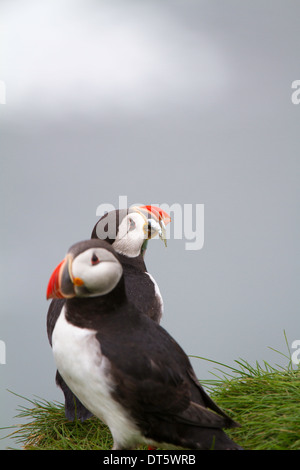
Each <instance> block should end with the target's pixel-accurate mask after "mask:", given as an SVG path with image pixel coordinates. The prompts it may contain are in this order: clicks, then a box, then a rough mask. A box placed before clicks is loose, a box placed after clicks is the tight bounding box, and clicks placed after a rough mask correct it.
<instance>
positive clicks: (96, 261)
mask: <svg viewBox="0 0 300 470" xmlns="http://www.w3.org/2000/svg"><path fill="white" fill-rule="evenodd" d="M91 263H92V265H93V266H94V265H95V264H98V263H100V260H99V258H98V256H97V255H95V253H94V254H93V256H92V258H91Z"/></svg>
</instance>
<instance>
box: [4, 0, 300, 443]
mask: <svg viewBox="0 0 300 470" xmlns="http://www.w3.org/2000/svg"><path fill="white" fill-rule="evenodd" d="M299 17H300V4H299V2H298V1H296V0H294V1H289V0H282V1H275V0H273V1H266V0H259V1H258V0H257V1H256V0H251V1H244V2H241V1H240V0H236V1H233V0H226V1H221V0H219V1H216V0H207V1H204V0H202V1H201V0H197V1H196V0H195V1H191V0H190V1H187V0H173V1H167V0H165V1H161V0H160V1H155V0H152V1H143V2H141V1H137V0H136V1H129V0H123V1H114V0H109V1H108V0H107V1H100V0H97V1H96V0H72V1H71V0H69V1H67V0H51V1H50V0H48V1H43V2H40V1H38V0H26V1H24V0H22V1H21V0H6V1H5V0H1V3H0V35H1V37H0V40H1V41H0V44H1V45H0V64H1V69H0V80H4V82H5V84H6V104H5V105H0V132H1V136H0V151H1V173H0V177H1V207H0V211H1V245H0V250H1V251H0V255H1V320H0V321H1V323H0V339H1V340H2V341H5V344H6V364H5V365H0V374H1V375H0V376H1V389H0V400H1V401H0V406H1V410H0V413H1V414H0V427H1V426H10V425H12V424H17V423H18V422H19V420H16V419H14V418H13V416H14V415H15V414H16V413H17V412H16V409H17V407H18V406H20V405H26V402H24V401H23V400H22V399H21V398H18V397H15V396H13V395H12V394H10V393H9V392H8V391H7V389H9V390H11V391H13V392H15V393H17V394H20V395H22V396H25V397H28V398H34V397H35V396H39V397H42V398H45V399H48V400H62V394H61V392H60V391H59V390H58V389H57V388H56V386H55V383H54V375H55V366H54V362H53V358H52V353H51V349H50V347H49V344H48V340H47V335H46V326H45V322H46V314H47V309H48V303H47V301H46V299H45V291H46V286H47V283H48V279H49V276H50V274H51V272H52V270H53V268H54V267H55V266H56V265H57V263H58V262H59V261H60V260H61V259H62V257H63V256H64V254H65V252H66V251H67V249H68V247H69V246H70V245H71V244H73V243H74V242H76V241H79V240H82V239H85V238H89V237H90V233H91V230H92V228H93V226H94V224H95V223H96V221H97V219H98V217H97V216H96V210H97V207H98V206H99V205H100V204H103V203H111V204H113V205H115V206H116V207H117V206H118V201H119V196H121V195H126V196H127V198H128V203H129V205H131V204H133V203H135V202H140V203H145V204H151V203H157V204H160V203H165V204H169V205H172V204H175V203H178V204H181V205H182V206H183V204H193V205H194V206H193V207H195V205H196V204H204V207H205V227H204V229H205V242H204V246H203V248H202V249H201V250H198V251H187V250H186V249H185V242H186V240H184V239H183V240H174V239H170V240H169V242H168V248H167V249H166V248H165V247H164V245H163V243H161V241H160V240H154V241H153V242H151V243H149V247H148V252H147V259H146V261H147V267H148V270H149V271H150V272H151V274H152V275H153V276H154V277H155V279H156V280H157V282H158V284H159V286H160V289H161V293H162V295H163V298H164V302H165V314H164V318H163V322H162V324H163V326H164V327H166V328H167V330H168V331H169V332H170V333H171V334H172V335H173V336H174V337H175V338H176V339H177V340H178V341H179V343H180V344H181V345H182V346H183V348H184V349H185V351H186V352H187V353H188V354H191V355H199V356H204V357H206V358H209V359H212V360H216V361H221V362H224V363H226V364H229V365H232V364H234V360H235V359H238V358H240V357H242V358H243V359H246V360H248V361H249V362H250V363H255V361H256V360H258V361H260V362H262V361H263V360H266V361H269V362H270V363H271V364H275V363H280V364H284V363H285V361H284V359H283V358H281V356H280V355H278V354H276V353H275V352H274V351H272V350H271V349H269V347H272V348H275V349H278V350H280V351H282V352H284V353H287V349H286V345H285V340H284V333H283V332H284V330H285V331H286V334H287V337H288V341H289V345H291V343H292V341H294V340H295V339H300V330H299V193H300V189H299V178H300V174H299V169H300V164H299V154H300V144H299V120H300V106H297V105H294V104H293V103H292V101H291V95H292V89H291V84H292V82H293V81H294V80H297V79H300V70H299V52H300V50H299V44H300V41H299V39H300V38H299ZM192 362H193V365H194V367H195V370H196V372H197V375H198V377H199V378H200V379H201V378H202V379H207V378H210V377H211V374H210V371H214V365H213V364H211V363H209V362H207V361H202V360H199V359H193V360H192ZM2 435H5V432H2ZM7 445H13V446H14V447H16V444H15V443H14V442H9V441H8V440H7V439H5V440H3V441H2V442H1V444H0V446H1V448H5V447H6V446H7Z"/></svg>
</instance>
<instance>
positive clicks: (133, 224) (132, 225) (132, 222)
mask: <svg viewBox="0 0 300 470" xmlns="http://www.w3.org/2000/svg"><path fill="white" fill-rule="evenodd" d="M135 227H136V225H135V221H134V220H133V219H129V230H134V229H135Z"/></svg>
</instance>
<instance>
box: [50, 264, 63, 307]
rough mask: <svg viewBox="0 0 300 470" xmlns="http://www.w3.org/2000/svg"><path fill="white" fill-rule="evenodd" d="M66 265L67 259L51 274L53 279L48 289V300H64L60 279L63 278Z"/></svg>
mask: <svg viewBox="0 0 300 470" xmlns="http://www.w3.org/2000/svg"><path fill="white" fill-rule="evenodd" d="M65 263H66V259H64V260H62V261H61V262H60V263H59V265H58V266H56V268H55V269H54V271H53V273H52V274H51V277H50V279H49V282H48V287H47V300H49V299H63V298H64V296H63V295H62V293H61V290H60V278H61V272H62V268H63V266H64V265H65Z"/></svg>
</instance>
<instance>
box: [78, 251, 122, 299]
mask: <svg viewBox="0 0 300 470" xmlns="http://www.w3.org/2000/svg"><path fill="white" fill-rule="evenodd" d="M93 254H96V255H97V256H98V258H99V260H100V262H99V263H98V264H94V265H93V264H92V263H91V258H92V256H93ZM102 257H103V252H100V250H95V249H89V250H86V251H85V252H84V253H81V254H80V255H78V256H77V257H76V258H75V259H74V261H73V263H72V275H73V278H76V277H78V278H80V279H81V280H82V281H83V283H84V284H83V286H84V287H86V289H87V290H88V292H89V294H84V295H86V296H96V295H105V294H107V293H108V292H110V291H112V290H113V289H114V288H115V287H116V285H117V284H118V282H119V281H120V279H121V277H122V273H123V269H122V266H121V264H120V263H119V262H118V261H117V260H116V258H115V257H114V256H113V255H111V256H109V253H108V252H107V251H106V250H105V258H106V259H104V260H103V261H101V258H102ZM75 290H76V293H77V294H78V295H80V292H81V290H80V287H79V288H75ZM84 295H83V296H84Z"/></svg>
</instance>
